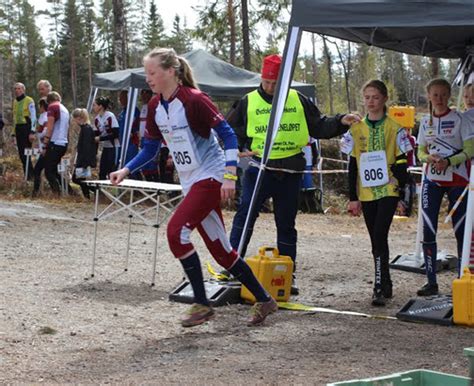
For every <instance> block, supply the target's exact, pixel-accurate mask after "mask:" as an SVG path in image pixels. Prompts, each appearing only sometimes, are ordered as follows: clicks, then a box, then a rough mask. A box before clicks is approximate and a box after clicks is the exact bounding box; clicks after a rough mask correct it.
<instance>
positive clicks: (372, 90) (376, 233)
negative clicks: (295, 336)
mask: <svg viewBox="0 0 474 386" xmlns="http://www.w3.org/2000/svg"><path fill="white" fill-rule="evenodd" d="M362 94H363V100H364V106H365V109H366V112H367V115H366V117H365V118H364V119H363V120H362V121H361V122H359V123H357V124H354V125H352V127H351V129H350V130H349V131H348V132H347V133H346V134H345V135H344V137H343V140H342V151H343V152H345V153H347V154H349V155H350V161H349V195H350V202H349V205H348V211H349V213H350V214H351V215H353V216H360V214H361V213H363V215H364V220H365V224H366V226H367V229H368V231H369V235H370V241H371V244H372V254H373V257H374V263H375V281H374V292H373V296H372V304H373V305H374V306H384V305H385V303H386V299H388V298H391V297H392V281H391V280H390V271H389V248H388V232H389V229H390V225H391V223H392V219H393V215H394V214H395V210H396V208H397V204H398V201H399V199H400V192H402V189H403V187H404V185H405V183H406V180H407V158H406V153H407V152H408V151H409V150H411V145H410V141H409V139H408V137H407V134H406V130H405V129H403V128H401V127H400V126H399V125H398V124H397V123H396V122H395V121H394V120H392V119H391V118H389V117H388V116H387V114H386V111H387V108H386V105H385V103H386V102H387V99H388V93H387V87H386V86H385V84H384V83H383V82H381V81H380V80H371V81H369V82H367V83H366V84H365V85H364V87H363V88H362Z"/></svg>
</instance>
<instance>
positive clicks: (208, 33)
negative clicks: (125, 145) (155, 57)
mask: <svg viewBox="0 0 474 386" xmlns="http://www.w3.org/2000/svg"><path fill="white" fill-rule="evenodd" d="M46 1H47V3H48V9H47V11H42V12H40V13H39V12H35V10H34V9H33V7H31V5H30V4H29V2H28V1H27V0H0V55H1V56H2V58H3V61H1V62H0V65H2V68H1V70H2V74H3V84H2V85H3V90H2V91H3V94H4V95H3V96H4V100H5V101H6V102H4V105H9V104H10V98H11V86H12V84H13V82H15V81H22V82H24V83H25V84H26V86H27V92H28V94H29V95H31V96H33V97H37V95H36V83H37V81H38V80H39V79H48V80H50V82H51V83H52V84H53V87H54V89H56V90H57V91H59V92H60V93H61V94H62V95H63V100H64V101H65V103H66V104H67V105H68V106H73V105H78V106H84V105H85V104H86V102H87V97H88V93H89V89H90V82H91V79H92V75H93V74H94V73H97V72H105V71H113V70H114V67H115V62H114V29H115V26H114V21H113V20H114V19H113V1H112V0H100V1H97V0H96V2H94V0H77V1H72V0H46ZM247 3H248V13H249V14H248V19H249V20H248V22H249V40H250V61H251V63H250V69H251V70H253V71H257V72H258V71H259V70H260V66H261V60H262V57H263V56H265V55H268V54H271V53H278V52H280V50H281V47H282V43H283V40H284V38H285V34H286V32H287V22H288V19H289V15H290V5H291V1H290V0H248V1H247ZM94 4H96V6H95V5H94ZM162 4H163V5H162ZM161 6H163V7H164V6H169V4H168V5H165V4H164V3H162V2H161V0H160V2H158V1H156V0H153V1H151V0H148V1H145V0H133V1H132V0H128V1H126V0H124V1H123V13H124V18H125V25H126V28H124V30H123V35H124V36H119V37H118V38H119V39H122V38H123V41H125V42H126V43H125V44H126V45H127V48H126V50H125V53H124V55H125V56H126V57H125V58H123V59H124V60H123V62H124V63H127V62H128V63H129V66H130V67H138V66H141V60H142V57H143V54H144V53H145V52H146V51H147V50H149V49H151V48H154V47H157V46H171V47H174V48H175V49H176V51H177V52H178V53H184V52H187V51H189V50H191V49H192V47H193V40H199V45H200V46H202V45H204V46H205V48H206V49H207V50H208V51H210V52H211V53H213V54H214V55H217V56H218V57H220V58H222V59H224V60H226V61H229V60H230V57H231V52H234V49H235V63H236V65H238V66H242V65H243V43H242V41H243V31H242V15H241V12H242V2H241V1H239V0H206V1H204V2H202V3H200V5H199V6H196V7H193V11H194V12H195V13H196V15H197V19H198V21H197V23H196V26H191V27H190V26H188V25H187V22H186V20H185V19H183V17H182V16H181V14H180V13H179V14H178V13H177V14H176V15H175V17H174V20H173V26H172V28H171V29H170V30H169V31H167V30H166V29H165V26H164V21H163V19H162V17H161V15H160V7H161ZM177 11H178V10H177ZM40 20H41V22H42V23H43V25H41V27H42V31H43V32H44V31H45V30H48V31H47V35H46V33H44V34H43V36H41V34H40V32H39V31H40V30H39V28H38V27H39V21H40ZM231 20H235V34H231V33H230V31H231V28H229V27H230V21H231ZM45 27H46V28H45ZM116 38H117V37H115V39H116ZM45 41H46V43H45ZM314 44H315V46H314V57H313V55H302V56H300V58H298V60H297V63H296V68H295V74H294V78H295V79H296V80H302V81H305V82H308V83H313V84H315V86H316V90H317V101H318V105H319V107H320V109H321V111H323V112H324V113H329V111H330V107H331V103H330V98H329V96H330V95H331V96H332V98H331V99H332V106H333V109H334V112H345V111H347V110H349V109H350V110H359V111H362V105H361V97H360V88H361V86H362V85H363V84H364V83H365V82H366V81H367V80H369V79H372V78H378V79H381V80H383V81H384V82H386V84H387V86H388V88H389V93H390V100H391V102H408V103H414V104H415V105H421V106H425V103H426V100H425V96H424V95H425V91H424V85H425V84H426V83H427V82H428V80H429V79H430V76H431V75H430V73H431V70H432V63H431V62H430V60H429V59H427V58H423V57H414V56H407V55H404V54H401V53H397V52H390V51H386V50H381V49H378V48H375V47H369V46H366V45H357V44H355V43H348V42H343V41H338V40H336V39H333V38H327V45H328V52H329V55H326V56H325V57H324V55H323V48H322V44H321V38H318V37H317V38H316V39H315V43H314ZM280 53H281V52H280ZM328 60H329V62H328ZM329 64H330V67H328V65H329ZM329 69H330V70H331V80H329V76H328V71H329ZM455 70H456V62H455V61H440V66H439V71H440V75H441V76H444V77H446V78H447V79H452V77H453V74H454V73H455ZM329 90H331V92H330V91H329Z"/></svg>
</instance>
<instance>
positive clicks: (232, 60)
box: [227, 0, 237, 65]
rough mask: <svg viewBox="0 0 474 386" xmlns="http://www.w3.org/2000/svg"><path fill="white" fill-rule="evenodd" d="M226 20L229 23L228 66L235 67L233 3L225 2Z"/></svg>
mask: <svg viewBox="0 0 474 386" xmlns="http://www.w3.org/2000/svg"><path fill="white" fill-rule="evenodd" d="M227 20H228V22H229V30H230V53H229V61H230V64H233V65H235V45H236V39H237V37H236V33H235V14H234V1H233V0H227Z"/></svg>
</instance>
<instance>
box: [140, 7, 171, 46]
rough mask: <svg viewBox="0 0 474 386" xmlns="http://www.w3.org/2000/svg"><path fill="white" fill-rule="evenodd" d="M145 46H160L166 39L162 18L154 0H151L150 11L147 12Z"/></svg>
mask: <svg viewBox="0 0 474 386" xmlns="http://www.w3.org/2000/svg"><path fill="white" fill-rule="evenodd" d="M144 40H145V48H146V49H147V50H151V49H153V48H155V47H161V46H162V45H163V42H165V41H166V37H165V27H164V25H163V19H162V18H161V16H160V14H159V13H158V11H157V9H156V5H155V2H154V1H153V0H152V1H151V4H150V11H149V13H148V22H147V25H146V29H145V37H144Z"/></svg>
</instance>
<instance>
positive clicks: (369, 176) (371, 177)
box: [364, 168, 383, 181]
mask: <svg viewBox="0 0 474 386" xmlns="http://www.w3.org/2000/svg"><path fill="white" fill-rule="evenodd" d="M364 179H365V180H366V181H377V180H382V179H383V171H382V168H378V169H366V170H364Z"/></svg>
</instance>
